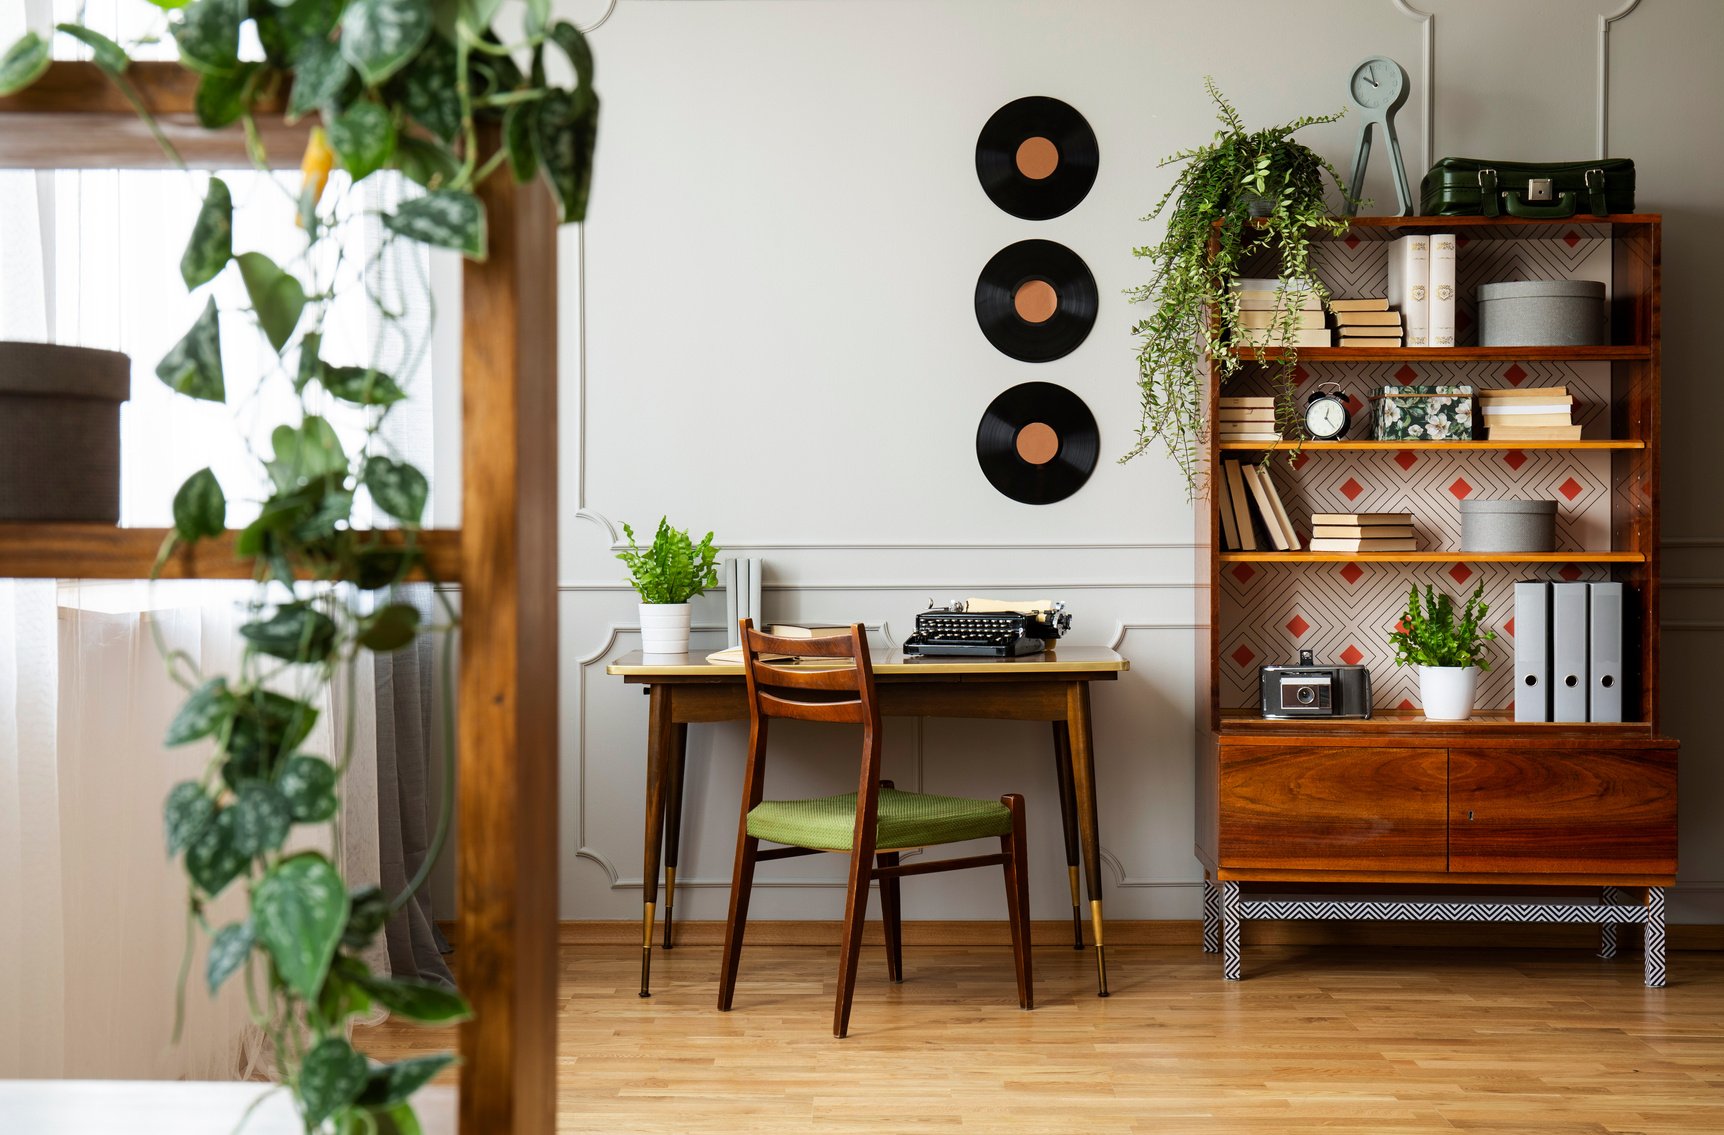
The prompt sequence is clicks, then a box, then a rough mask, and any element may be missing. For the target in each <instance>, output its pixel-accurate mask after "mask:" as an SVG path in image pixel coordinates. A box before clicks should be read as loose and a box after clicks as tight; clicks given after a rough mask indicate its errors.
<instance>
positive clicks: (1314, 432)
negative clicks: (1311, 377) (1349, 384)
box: [1305, 382, 1353, 441]
mask: <svg viewBox="0 0 1724 1135" xmlns="http://www.w3.org/2000/svg"><path fill="white" fill-rule="evenodd" d="M1352 423H1353V413H1352V411H1351V410H1349V409H1347V396H1346V395H1345V394H1343V393H1342V392H1341V387H1340V385H1339V384H1337V383H1333V382H1329V383H1325V384H1324V385H1323V386H1322V387H1319V388H1318V389H1317V391H1316V392H1315V393H1314V394H1312V395H1311V397H1310V399H1309V400H1308V401H1307V402H1306V403H1305V432H1306V433H1308V434H1310V435H1311V436H1312V437H1313V438H1315V439H1316V440H1318V441H1334V440H1335V439H1336V438H1338V437H1340V436H1341V435H1342V434H1344V433H1346V432H1347V427H1348V426H1350V425H1352Z"/></svg>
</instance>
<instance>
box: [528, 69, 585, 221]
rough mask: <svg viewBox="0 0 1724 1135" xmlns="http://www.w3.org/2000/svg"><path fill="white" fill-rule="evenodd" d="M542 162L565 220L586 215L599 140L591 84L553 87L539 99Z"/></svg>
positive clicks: (572, 219)
mask: <svg viewBox="0 0 1724 1135" xmlns="http://www.w3.org/2000/svg"><path fill="white" fill-rule="evenodd" d="M535 128H536V133H537V137H538V150H539V162H540V164H541V165H542V166H543V168H544V171H545V181H546V182H547V183H548V184H549V185H550V187H551V192H552V194H553V195H554V196H555V197H556V199H557V209H558V215H559V216H560V217H561V218H562V221H563V223H565V224H568V223H571V222H579V221H584V220H586V219H587V197H588V195H589V193H590V192H591V191H592V184H593V149H594V147H595V146H597V144H598V133H599V96H598V95H597V94H595V93H594V92H593V91H592V90H591V89H590V88H584V87H583V88H581V89H579V90H577V91H575V92H573V93H570V92H568V91H560V90H553V91H551V92H550V94H548V95H546V96H545V98H544V99H543V100H542V101H541V102H540V105H539V114H538V120H537V122H536V123H535Z"/></svg>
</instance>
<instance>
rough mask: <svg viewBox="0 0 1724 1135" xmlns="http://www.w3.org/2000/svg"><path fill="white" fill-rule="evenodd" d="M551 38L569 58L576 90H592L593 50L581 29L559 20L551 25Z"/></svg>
mask: <svg viewBox="0 0 1724 1135" xmlns="http://www.w3.org/2000/svg"><path fill="white" fill-rule="evenodd" d="M550 38H551V41H552V42H553V43H555V44H556V45H557V46H558V47H560V48H562V49H563V54H564V55H566V56H568V57H569V65H570V66H572V67H573V68H574V69H575V89H576V90H581V91H585V90H591V89H592V86H593V49H592V46H591V45H590V44H588V43H587V37H586V36H585V35H584V34H582V32H581V29H580V28H577V27H576V26H575V25H573V24H571V23H569V22H568V21H567V20H558V21H557V22H556V23H555V24H552V25H551V29H550Z"/></svg>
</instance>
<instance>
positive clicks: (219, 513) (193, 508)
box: [174, 469, 227, 542]
mask: <svg viewBox="0 0 1724 1135" xmlns="http://www.w3.org/2000/svg"><path fill="white" fill-rule="evenodd" d="M226 528H227V497H225V496H223V495H222V491H221V482H220V481H218V480H216V475H215V474H214V473H213V472H211V471H210V470H209V469H199V470H198V471H197V472H196V473H193V474H192V475H191V476H190V477H187V478H186V483H185V484H183V485H181V486H180V491H179V492H177V493H175V494H174V531H175V532H177V533H178V534H179V537H180V539H182V540H185V541H187V542H191V541H195V540H201V539H203V538H204V537H205V536H220V535H221V534H222V532H223V531H225V530H226Z"/></svg>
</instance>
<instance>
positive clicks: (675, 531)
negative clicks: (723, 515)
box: [617, 516, 720, 654]
mask: <svg viewBox="0 0 1724 1135" xmlns="http://www.w3.org/2000/svg"><path fill="white" fill-rule="evenodd" d="M623 535H625V536H627V537H628V538H629V546H628V547H627V548H625V549H623V550H622V551H620V552H618V553H617V559H619V560H621V561H623V563H625V564H627V565H628V568H629V579H630V582H631V583H633V584H634V588H635V590H636V591H638V592H639V593H640V597H641V602H640V617H641V650H642V651H643V652H644V653H647V654H687V653H688V629H689V622H690V617H689V605H688V601H689V600H690V599H693V598H694V597H695V596H696V595H701V594H704V593H705V592H706V590H707V588H709V587H717V586H718V553H719V551H720V549H718V548H716V547H714V546H713V543H712V533H711V532H708V533H707V534H706V535H705V536H703V537H702V538H701V541H700V543H698V544H697V543H695V542H694V541H693V540H691V539H689V535H688V533H687V532H686V531H684V530H682V529H680V528H672V527H671V526H670V518H669V517H662V516H661V517H659V522H658V531H657V532H656V533H654V534H653V539H652V543H651V544H648V545H647V546H646V547H645V548H642V547H640V545H639V544H638V543H637V542H636V540H635V530H634V529H633V528H630V527H629V526H628V525H627V524H624V525H623Z"/></svg>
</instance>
